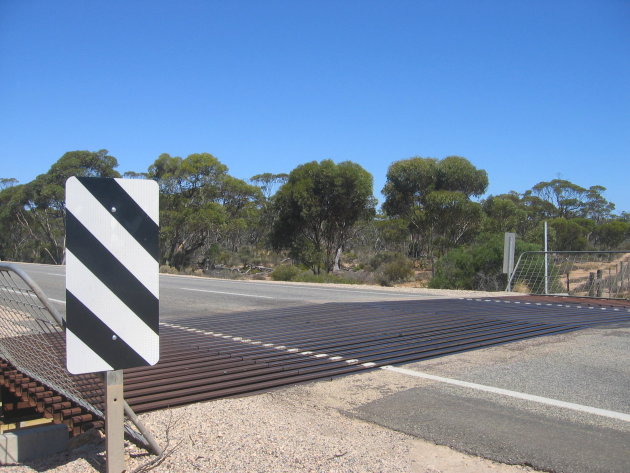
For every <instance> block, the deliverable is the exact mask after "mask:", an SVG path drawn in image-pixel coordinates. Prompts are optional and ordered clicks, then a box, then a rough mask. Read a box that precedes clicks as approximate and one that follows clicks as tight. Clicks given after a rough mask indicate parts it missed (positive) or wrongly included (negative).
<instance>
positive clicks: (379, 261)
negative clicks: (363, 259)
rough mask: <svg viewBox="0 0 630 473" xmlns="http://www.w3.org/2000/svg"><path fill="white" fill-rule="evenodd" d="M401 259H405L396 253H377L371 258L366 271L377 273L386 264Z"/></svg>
mask: <svg viewBox="0 0 630 473" xmlns="http://www.w3.org/2000/svg"><path fill="white" fill-rule="evenodd" d="M400 258H404V256H403V255H401V254H400V253H394V252H392V251H381V252H380V253H377V254H375V255H374V256H372V257H371V258H370V260H369V261H368V264H367V267H366V269H367V270H369V271H376V270H377V269H378V268H379V267H381V266H382V265H384V264H385V263H391V262H393V261H395V260H400Z"/></svg>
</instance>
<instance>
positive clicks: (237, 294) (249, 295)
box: [179, 287, 277, 299]
mask: <svg viewBox="0 0 630 473" xmlns="http://www.w3.org/2000/svg"><path fill="white" fill-rule="evenodd" d="M179 289H181V290H182V291H196V292H209V293H211V294H226V295H228V296H240V297H256V298H258V299H277V298H276V297H271V296H256V295H254V294H239V293H237V292H223V291H210V290H208V289H193V288H191V287H180V288H179Z"/></svg>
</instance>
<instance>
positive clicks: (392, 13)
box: [0, 0, 630, 211]
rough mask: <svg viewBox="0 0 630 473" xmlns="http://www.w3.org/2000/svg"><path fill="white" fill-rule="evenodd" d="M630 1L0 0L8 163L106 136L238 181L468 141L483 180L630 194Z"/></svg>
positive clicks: (39, 167)
mask: <svg viewBox="0 0 630 473" xmlns="http://www.w3.org/2000/svg"><path fill="white" fill-rule="evenodd" d="M629 58H630V2H628V1H626V0H584V1H580V0H573V1H563V0H553V1H537V0H527V1H525V0H496V1H483V0H478V1H455V0H453V1H449V0H444V1H438V0H435V1H420V0H416V1H370V0H365V1H353V0H346V1H344V0H337V1H325V0H324V1H322V0H319V1H273V0H271V1H232V2H225V1H224V2H219V1H192V0H182V1H179V2H173V1H162V0H151V1H142V0H136V1H120V0H108V1H90V2H86V1H83V0H76V1H71V0H57V1H54V2H46V1H43V0H39V1H36V0H21V1H18V0H0V107H1V110H2V113H0V143H1V145H0V162H1V163H2V167H1V168H0V169H1V170H0V177H14V178H17V179H18V180H19V181H20V182H21V183H26V182H29V181H30V180H32V179H33V178H34V177H35V176H36V175H38V174H41V173H45V172H46V171H47V170H48V169H49V167H50V165H51V164H52V163H54V162H55V161H56V160H57V159H59V158H60V157H61V156H62V155H63V153H64V152H66V151H71V150H77V149H87V150H92V151H96V150H99V149H102V148H105V149H108V150H109V151H110V154H112V155H113V156H115V157H116V158H117V159H118V161H119V163H120V166H119V168H118V170H119V171H120V172H124V171H128V170H131V171H137V172H140V171H146V169H147V168H148V166H149V165H150V164H151V163H152V162H153V161H154V160H155V159H156V158H157V157H158V156H159V155H160V154H161V153H169V154H171V155H173V156H182V157H185V156H187V155H188V154H190V153H195V152H209V153H212V154H213V155H215V156H216V157H218V158H219V159H220V160H221V161H222V162H223V163H224V164H226V165H227V166H228V167H229V168H230V173H231V174H232V175H234V176H236V177H239V178H242V179H247V178H249V177H251V176H253V175H255V174H258V173H262V172H274V173H279V172H290V171H291V170H292V169H293V168H295V167H296V166H297V165H299V164H302V163H305V162H308V161H312V160H318V161H319V160H322V159H333V160H334V161H336V162H340V161H345V160H351V161H354V162H357V163H359V164H360V165H362V166H363V167H364V168H365V169H367V170H368V171H369V172H371V173H372V175H373V176H374V191H375V195H376V196H377V197H379V198H381V197H382V196H381V195H380V190H381V189H382V187H383V185H384V183H385V176H386V172H387V168H388V166H389V165H390V164H391V163H392V162H394V161H397V160H401V159H406V158H409V157H412V156H422V157H436V158H443V157H446V156H449V155H459V156H464V157H466V158H467V159H469V160H470V161H471V162H472V163H473V164H474V165H475V166H477V167H478V168H482V169H485V170H486V171H488V174H489V178H490V186H489V189H488V193H490V194H499V193H503V192H508V191H510V190H516V191H518V192H523V191H525V190H527V189H529V188H531V187H532V186H533V185H534V184H536V183H538V182H540V181H547V180H551V179H554V178H562V179H567V180H570V181H572V182H574V183H576V184H579V185H581V186H584V187H589V186H592V185H603V186H605V187H607V188H608V191H607V192H606V193H605V196H606V197H607V198H608V199H609V200H610V201H612V202H614V203H615V204H616V205H617V211H623V210H625V211H630V192H629V191H628V185H627V181H628V178H629V175H630V173H629V171H630V164H629V160H628V157H629V156H630V153H629V151H630V73H629V72H630V61H629Z"/></svg>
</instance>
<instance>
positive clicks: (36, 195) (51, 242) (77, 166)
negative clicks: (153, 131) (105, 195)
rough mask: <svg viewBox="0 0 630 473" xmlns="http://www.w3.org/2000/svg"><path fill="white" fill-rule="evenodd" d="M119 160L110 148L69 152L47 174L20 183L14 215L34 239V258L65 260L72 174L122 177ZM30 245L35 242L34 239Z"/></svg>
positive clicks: (36, 259) (52, 261) (58, 261)
mask: <svg viewBox="0 0 630 473" xmlns="http://www.w3.org/2000/svg"><path fill="white" fill-rule="evenodd" d="M117 166H118V161H117V160H116V158H115V157H113V156H110V155H109V154H108V151H107V150H105V149H102V150H100V151H69V152H67V153H65V154H64V155H63V156H62V157H61V158H59V160H57V161H56V162H55V163H54V164H53V165H52V166H51V167H50V169H49V170H48V172H47V173H46V174H40V175H39V176H37V177H36V178H35V179H34V180H33V181H31V182H29V183H28V184H24V185H23V186H17V188H16V194H15V195H14V201H17V202H18V203H19V204H18V205H16V206H14V207H13V208H12V211H13V218H14V219H15V220H16V221H17V222H18V223H19V224H20V225H21V227H22V229H23V230H24V231H25V232H26V233H27V234H28V235H29V236H30V238H32V239H33V240H34V242H37V243H36V246H37V248H34V249H33V250H32V251H33V260H35V261H42V262H48V263H54V264H62V263H63V262H64V249H65V214H66V212H65V183H66V180H67V179H68V178H69V177H71V176H77V177H120V174H119V173H118V171H116V170H115V168H116V167H117ZM31 244H34V243H33V242H32V243H31Z"/></svg>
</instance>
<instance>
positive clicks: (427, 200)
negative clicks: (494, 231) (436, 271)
mask: <svg viewBox="0 0 630 473" xmlns="http://www.w3.org/2000/svg"><path fill="white" fill-rule="evenodd" d="M487 187H488V175H487V173H486V171H484V170H479V169H476V168H475V167H474V166H473V165H472V164H471V163H470V162H469V161H468V160H467V159H465V158H462V157H459V156H449V157H447V158H444V159H442V160H437V159H434V158H420V157H415V158H411V159H406V160H402V161H397V162H395V163H393V164H392V165H391V166H390V167H389V169H388V171H387V182H386V183H385V187H384V188H383V194H384V195H385V202H384V204H383V210H384V211H385V213H386V214H387V215H389V216H390V217H398V218H403V219H405V220H406V221H407V223H408V226H409V230H410V232H411V234H412V244H411V245H410V253H412V254H413V256H414V257H419V256H421V255H422V254H425V255H427V256H429V257H430V258H432V257H433V252H434V248H435V247H437V248H438V249H439V250H440V252H442V253H443V252H444V251H446V250H447V249H448V248H451V247H454V246H457V245H460V244H462V243H465V242H467V241H470V239H471V238H473V237H474V235H475V234H476V232H477V231H478V229H479V226H480V225H481V221H482V216H483V213H482V209H481V207H480V206H479V204H477V203H474V202H472V201H471V200H470V197H472V196H479V195H481V194H483V193H484V192H485V190H486V188H487Z"/></svg>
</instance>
